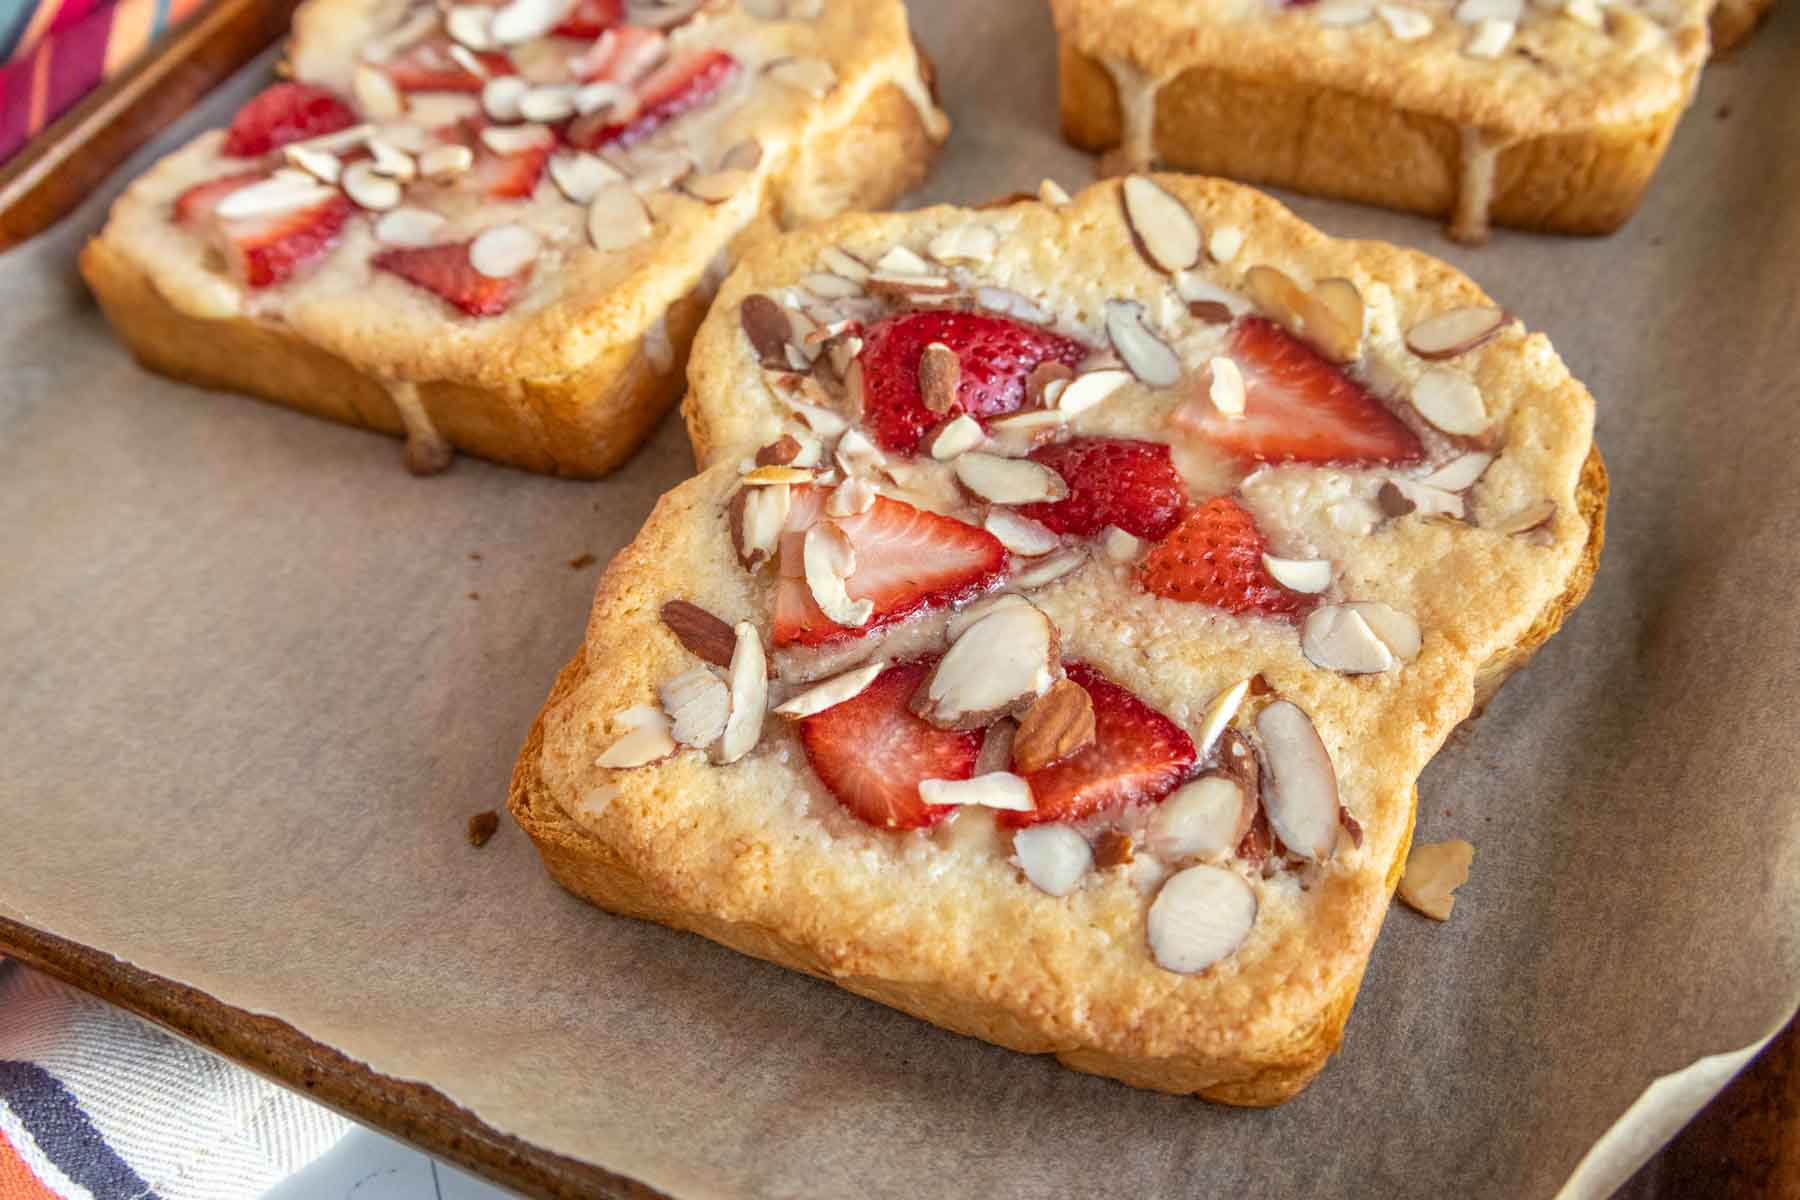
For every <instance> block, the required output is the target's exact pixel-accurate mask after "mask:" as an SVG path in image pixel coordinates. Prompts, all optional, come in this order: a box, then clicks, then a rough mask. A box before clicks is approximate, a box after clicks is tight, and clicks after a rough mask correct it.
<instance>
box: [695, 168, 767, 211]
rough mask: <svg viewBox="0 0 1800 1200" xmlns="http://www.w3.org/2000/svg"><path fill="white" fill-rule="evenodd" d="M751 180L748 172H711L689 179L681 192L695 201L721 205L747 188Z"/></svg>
mask: <svg viewBox="0 0 1800 1200" xmlns="http://www.w3.org/2000/svg"><path fill="white" fill-rule="evenodd" d="M752 178H753V176H752V175H751V173H750V172H749V171H736V170H732V171H713V172H711V173H709V174H706V175H696V176H694V177H693V178H691V179H689V180H688V181H687V182H686V183H684V184H683V185H682V190H683V191H685V192H686V193H687V194H688V195H690V196H692V197H693V198H694V199H696V200H704V201H706V203H708V204H723V203H725V201H727V200H729V199H731V198H732V197H733V196H735V195H737V194H738V193H739V192H741V191H743V190H744V189H745V188H746V187H748V186H749V184H750V180H751V179H752Z"/></svg>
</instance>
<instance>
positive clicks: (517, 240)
mask: <svg viewBox="0 0 1800 1200" xmlns="http://www.w3.org/2000/svg"><path fill="white" fill-rule="evenodd" d="M542 248H543V244H542V243H541V242H539V241H538V236H537V234H535V233H533V232H531V230H529V229H527V228H525V227H524V226H523V225H496V226H494V227H493V228H492V229H487V230H483V231H482V233H481V234H480V236H478V237H477V238H476V239H475V240H474V242H472V243H470V245H469V265H470V266H471V267H474V268H475V269H476V270H477V271H479V272H481V273H482V274H483V275H486V276H487V277H488V278H490V279H510V278H511V277H512V276H514V275H517V274H518V273H519V272H520V271H523V270H524V269H525V268H526V267H528V266H530V265H531V264H532V263H533V262H534V261H536V259H537V256H538V252H539V251H540V250H541V249H542Z"/></svg>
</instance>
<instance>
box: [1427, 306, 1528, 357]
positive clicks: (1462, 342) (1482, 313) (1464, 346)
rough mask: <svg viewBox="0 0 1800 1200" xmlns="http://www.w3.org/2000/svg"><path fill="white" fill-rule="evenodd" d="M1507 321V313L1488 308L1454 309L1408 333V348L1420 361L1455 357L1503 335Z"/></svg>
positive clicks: (1430, 318) (1432, 318)
mask: <svg viewBox="0 0 1800 1200" xmlns="http://www.w3.org/2000/svg"><path fill="white" fill-rule="evenodd" d="M1507 320H1508V317H1507V315H1506V314H1505V313H1504V312H1502V311H1500V310H1499V309H1497V308H1491V307H1488V306H1486V305H1481V306H1477V307H1471V308H1453V309H1451V310H1450V311H1448V312H1441V313H1439V314H1438V315H1437V316H1435V317H1427V318H1426V319H1425V320H1423V321H1420V322H1419V323H1418V324H1417V325H1414V326H1413V327H1412V328H1411V329H1409V330H1407V331H1406V348H1407V349H1408V350H1411V351H1412V352H1413V353H1414V354H1416V355H1418V356H1419V357H1420V358H1425V359H1433V360H1436V359H1443V358H1455V357H1456V356H1457V355H1458V354H1467V353H1468V352H1469V351H1471V350H1473V349H1475V347H1477V346H1479V345H1481V344H1482V343H1483V342H1485V341H1487V340H1488V339H1489V338H1491V337H1493V336H1494V335H1495V334H1497V333H1499V332H1500V331H1501V330H1502V329H1504V328H1505V327H1506V322H1507Z"/></svg>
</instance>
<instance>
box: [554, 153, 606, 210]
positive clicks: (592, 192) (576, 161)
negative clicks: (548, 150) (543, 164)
mask: <svg viewBox="0 0 1800 1200" xmlns="http://www.w3.org/2000/svg"><path fill="white" fill-rule="evenodd" d="M624 178H625V176H624V175H623V174H622V173H621V172H620V171H619V169H618V168H617V167H615V166H613V165H612V164H611V163H609V162H607V161H606V160H605V159H603V158H601V157H600V156H599V155H597V154H583V153H579V152H577V153H573V154H555V155H552V156H551V158H550V181H551V182H552V183H554V184H555V185H556V189H557V191H559V192H561V193H562V194H563V195H564V197H566V198H567V199H568V200H569V201H570V202H571V203H573V204H588V203H590V202H592V200H593V199H594V197H595V196H596V195H598V194H599V191H600V189H601V188H603V187H605V186H606V185H607V184H609V183H620V182H623V180H624Z"/></svg>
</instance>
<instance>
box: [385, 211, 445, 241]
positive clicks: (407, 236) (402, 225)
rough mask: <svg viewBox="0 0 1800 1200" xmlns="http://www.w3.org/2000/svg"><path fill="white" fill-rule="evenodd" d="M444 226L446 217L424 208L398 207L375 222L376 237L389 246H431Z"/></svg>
mask: <svg viewBox="0 0 1800 1200" xmlns="http://www.w3.org/2000/svg"><path fill="white" fill-rule="evenodd" d="M443 227H444V218H443V217H441V216H439V215H438V214H437V213H434V212H427V211H426V210H425V209H422V208H396V209H394V210H393V211H392V212H387V213H383V214H382V215H381V219H380V220H379V221H376V222H375V238H376V240H377V241H380V242H384V243H386V244H387V245H389V246H429V245H431V243H432V242H434V241H436V240H437V235H438V233H439V231H440V230H442V229H443Z"/></svg>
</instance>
